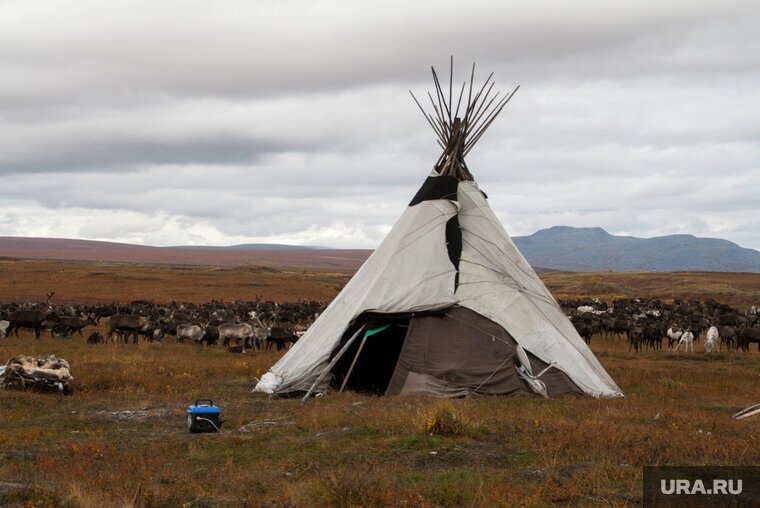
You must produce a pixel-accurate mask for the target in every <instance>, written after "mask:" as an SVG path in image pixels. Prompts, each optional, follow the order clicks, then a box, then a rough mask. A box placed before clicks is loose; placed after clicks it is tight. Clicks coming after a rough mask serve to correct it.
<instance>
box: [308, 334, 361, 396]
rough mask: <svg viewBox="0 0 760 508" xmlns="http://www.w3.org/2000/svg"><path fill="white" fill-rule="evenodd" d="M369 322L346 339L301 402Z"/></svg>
mask: <svg viewBox="0 0 760 508" xmlns="http://www.w3.org/2000/svg"><path fill="white" fill-rule="evenodd" d="M366 326H367V323H364V324H363V325H362V326H361V327H360V328H359V329H358V330H356V333H355V334H353V335H352V336H351V338H350V339H348V340H347V341H346V343H345V344H344V345H343V347H342V348H340V351H338V354H337V355H335V357H334V358H333V359H332V361H331V362H330V363H329V364H328V365H327V367H325V370H323V371H322V373H321V374H320V375H319V377H318V378H317V380H316V381H314V384H313V385H311V388H309V391H308V392H306V395H304V396H303V399H301V402H305V401H306V399H308V398H309V397H310V396H311V394H312V392H313V391H314V389H315V388H316V387H317V385H318V384H319V382H320V381H322V379H323V378H324V377H325V376H326V375H327V373H328V372H330V371H331V370H332V368H333V367H335V364H336V363H338V360H340V358H341V357H342V356H343V355H344V354H345V353H346V351H348V348H349V347H350V346H351V344H353V343H354V341H355V340H356V338H357V337H358V336H359V334H360V333H361V332H362V330H364V328H366Z"/></svg>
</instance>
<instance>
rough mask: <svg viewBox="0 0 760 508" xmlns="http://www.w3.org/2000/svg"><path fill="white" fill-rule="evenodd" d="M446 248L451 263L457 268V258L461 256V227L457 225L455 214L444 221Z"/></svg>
mask: <svg viewBox="0 0 760 508" xmlns="http://www.w3.org/2000/svg"><path fill="white" fill-rule="evenodd" d="M446 248H447V249H448V251H449V259H450V260H451V264H452V265H454V268H456V269H457V270H459V259H460V258H461V257H462V229H461V228H460V227H459V218H458V217H457V216H456V215H455V216H453V217H452V218H450V219H449V220H448V221H447V222H446ZM457 275H458V273H457Z"/></svg>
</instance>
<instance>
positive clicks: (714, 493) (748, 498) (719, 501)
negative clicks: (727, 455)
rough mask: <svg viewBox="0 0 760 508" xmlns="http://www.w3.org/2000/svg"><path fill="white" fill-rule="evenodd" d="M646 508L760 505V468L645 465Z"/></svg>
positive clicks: (714, 507)
mask: <svg viewBox="0 0 760 508" xmlns="http://www.w3.org/2000/svg"><path fill="white" fill-rule="evenodd" d="M643 480H644V481H643V505H644V506H645V507H660V506H663V507H670V506H674V507H675V506H677V507H679V508H680V507H685V506H692V507H702V506H705V507H710V508H716V507H721V506H760V467H756V466H742V467H739V466H644V477H643Z"/></svg>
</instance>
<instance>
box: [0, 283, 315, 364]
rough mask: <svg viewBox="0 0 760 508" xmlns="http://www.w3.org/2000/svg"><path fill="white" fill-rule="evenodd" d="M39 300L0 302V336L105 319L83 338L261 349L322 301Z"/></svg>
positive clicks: (70, 329)
mask: <svg viewBox="0 0 760 508" xmlns="http://www.w3.org/2000/svg"><path fill="white" fill-rule="evenodd" d="M51 296H52V293H51V294H50V295H48V300H47V301H46V302H44V303H36V304H32V303H26V304H7V303H6V304H4V303H0V337H3V336H5V335H6V334H7V335H11V334H15V335H16V336H18V332H19V330H22V329H26V330H30V331H32V332H34V335H35V337H36V338H38V339H39V338H40V336H41V334H42V333H47V332H49V333H50V335H51V337H56V336H57V337H62V338H68V337H71V336H73V335H75V334H76V335H79V336H80V337H84V335H83V333H82V332H83V330H84V329H85V328H87V327H88V326H92V327H96V326H97V325H99V324H100V322H101V320H102V319H105V320H106V322H107V332H105V336H103V335H101V333H100V332H99V331H95V330H93V331H92V332H91V333H90V335H89V336H88V339H87V341H88V342H89V343H92V344H97V343H103V342H106V341H111V342H116V341H119V342H123V343H126V342H128V341H129V340H130V338H131V341H132V342H133V343H137V342H138V341H139V340H140V339H142V340H144V341H147V342H154V341H159V342H160V341H163V340H164V338H165V337H166V336H174V337H175V339H176V340H177V342H181V343H192V344H206V345H208V346H213V345H216V344H220V345H221V346H225V347H232V348H238V350H242V351H245V350H246V349H253V350H262V349H264V348H267V349H269V348H271V347H276V348H277V349H278V350H280V349H285V348H287V347H288V346H289V345H290V344H292V343H293V342H295V341H297V340H298V338H299V337H300V336H301V335H302V334H303V332H304V331H305V330H306V328H307V327H308V326H309V325H310V324H311V323H312V322H313V321H314V319H315V318H316V316H317V315H318V314H319V312H321V311H322V310H323V309H324V307H325V304H324V303H323V302H317V301H299V302H292V303H282V304H279V303H276V302H271V301H258V300H257V301H253V302H219V301H212V302H209V303H206V304H192V303H184V304H177V303H170V304H158V303H155V302H149V301H134V302H131V303H129V304H110V305H94V306H89V305H59V304H53V303H51V302H50V297H51Z"/></svg>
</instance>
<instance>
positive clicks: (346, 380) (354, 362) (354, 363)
mask: <svg viewBox="0 0 760 508" xmlns="http://www.w3.org/2000/svg"><path fill="white" fill-rule="evenodd" d="M368 338H369V335H367V334H366V333H365V334H364V338H363V339H362V343H361V344H359V350H358V351H357V352H356V356H354V361H353V362H351V366H350V367H349V368H348V372H347V373H346V377H344V378H343V384H341V385H340V391H339V392H338V393H343V389H344V388H345V387H346V383H348V378H349V377H350V376H351V372H353V370H354V365H356V360H358V359H359V355H360V354H362V349H364V344H366V343H367V339H368Z"/></svg>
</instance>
